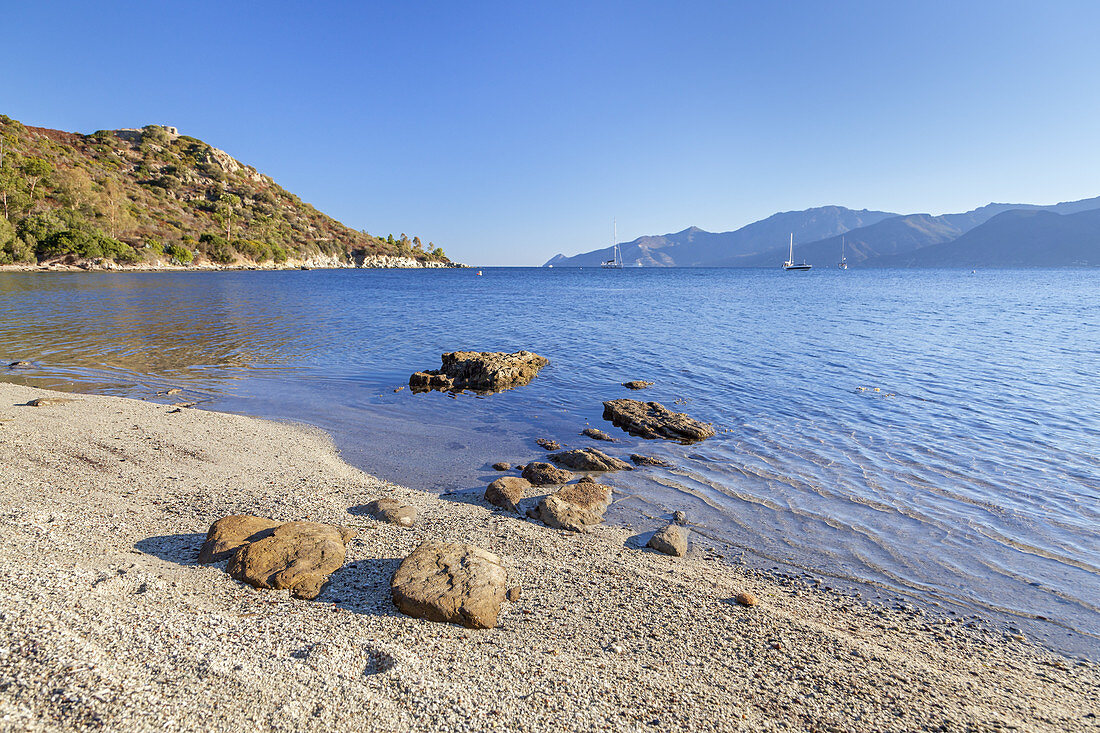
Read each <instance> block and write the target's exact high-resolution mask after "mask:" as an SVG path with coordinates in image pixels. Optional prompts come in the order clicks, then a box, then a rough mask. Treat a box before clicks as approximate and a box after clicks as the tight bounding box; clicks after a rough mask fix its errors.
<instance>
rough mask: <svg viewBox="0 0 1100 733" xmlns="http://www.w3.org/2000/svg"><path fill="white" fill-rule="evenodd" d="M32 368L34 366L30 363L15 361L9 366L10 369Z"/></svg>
mask: <svg viewBox="0 0 1100 733" xmlns="http://www.w3.org/2000/svg"><path fill="white" fill-rule="evenodd" d="M31 366H34V365H33V364H31V363H30V362H29V361H13V362H12V363H11V364H8V369H26V368H28V367H31Z"/></svg>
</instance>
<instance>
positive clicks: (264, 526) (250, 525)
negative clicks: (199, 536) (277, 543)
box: [199, 514, 282, 564]
mask: <svg viewBox="0 0 1100 733" xmlns="http://www.w3.org/2000/svg"><path fill="white" fill-rule="evenodd" d="M280 524H282V522H276V521H274V520H271V519H264V518H263V517H253V516H250V515H248V514H232V515H230V516H228V517H222V518H221V519H219V520H218V521H216V522H214V523H213V524H211V525H210V530H209V531H208V532H207V533H206V542H204V543H203V544H202V549H201V550H199V562H200V563H204V564H205V563H212V562H220V561H222V560H228V559H229V558H230V557H231V556H232V555H233V553H235V552H236V551H237V550H238V548H240V547H241V546H243V545H247V544H248V543H249V542H255V541H256V540H262V539H263V538H264V537H270V536H271V535H273V534H275V528H276V527H278V526H279V525H280Z"/></svg>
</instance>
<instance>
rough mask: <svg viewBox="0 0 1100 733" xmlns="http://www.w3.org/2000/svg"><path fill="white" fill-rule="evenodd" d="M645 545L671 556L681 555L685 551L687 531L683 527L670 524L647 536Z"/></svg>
mask: <svg viewBox="0 0 1100 733" xmlns="http://www.w3.org/2000/svg"><path fill="white" fill-rule="evenodd" d="M646 547H651V548H653V549H654V550H656V551H657V552H663V553H665V554H666V555H672V556H673V557H683V556H684V555H685V554H686V553H687V549H688V541H687V532H685V531H684V528H683V527H680V526H678V525H675V524H670V525H668V526H667V527H665V528H664V529H662V530H661V531H660V532H657V533H655V534H654V535H653V536H652V537H650V538H649V542H647V543H646Z"/></svg>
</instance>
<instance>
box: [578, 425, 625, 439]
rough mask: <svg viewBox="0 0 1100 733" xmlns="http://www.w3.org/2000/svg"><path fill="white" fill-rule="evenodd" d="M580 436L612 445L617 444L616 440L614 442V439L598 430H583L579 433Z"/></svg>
mask: <svg viewBox="0 0 1100 733" xmlns="http://www.w3.org/2000/svg"><path fill="white" fill-rule="evenodd" d="M581 435H587V436H588V437H589V438H592V440H607V441H610V442H612V443H617V442H618V441H617V440H615V438H612V437H611V436H610V435H608V434H607V433H605V432H604V431H602V430H600V429H599V428H585V429H584V430H582V431H581Z"/></svg>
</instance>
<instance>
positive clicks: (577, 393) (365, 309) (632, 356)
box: [0, 269, 1100, 658]
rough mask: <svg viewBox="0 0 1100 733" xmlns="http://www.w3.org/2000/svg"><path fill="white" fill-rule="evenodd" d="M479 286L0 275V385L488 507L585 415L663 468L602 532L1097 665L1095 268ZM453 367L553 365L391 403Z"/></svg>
mask: <svg viewBox="0 0 1100 733" xmlns="http://www.w3.org/2000/svg"><path fill="white" fill-rule="evenodd" d="M484 273H485V274H484V276H483V277H477V276H476V275H475V274H474V271H472V270H465V271H463V270H451V271H423V272H413V271H375V270H354V271H310V272H277V273H263V272H248V273H205V274H204V273H180V274H127V275H123V274H106V273H105V274H17V273H6V274H0V360H2V361H4V362H7V361H12V360H16V359H29V360H30V361H32V362H33V364H34V366H33V367H32V368H30V369H27V370H21V371H18V372H16V371H8V372H2V371H0V378H3V379H7V380H9V381H20V382H25V383H29V384H34V385H38V386H46V387H55V388H57V387H60V388H68V389H79V390H84V391H92V392H100V393H109V394H120V395H128V396H136V397H152V396H153V395H154V394H155V392H156V391H158V390H163V389H165V388H166V387H170V386H180V387H183V388H184V389H185V393H186V396H187V397H188V398H189V399H193V400H198V401H199V403H200V405H201V406H207V407H210V408H213V409H221V410H229V411H237V412H244V413H249V414H256V415H263V416H270V417H279V418H291V419H295V420H300V421H304V422H308V423H313V424H316V425H319V426H321V427H323V428H325V429H327V430H329V431H330V432H331V433H332V434H333V435H334V437H335V439H336V441H337V444H338V445H339V447H340V448H341V450H342V452H343V454H344V456H345V457H346V458H347V459H348V460H349V461H350V462H352V463H355V464H357V465H359V466H361V467H363V468H365V469H366V470H368V471H370V472H372V473H376V474H378V475H381V476H383V477H385V478H389V479H392V480H394V481H398V482H401V483H405V484H408V485H411V486H414V487H419V488H425V489H428V490H432V491H444V490H467V489H469V490H476V489H480V488H483V487H484V485H485V483H486V482H487V481H488V480H490V479H491V478H492V477H493V476H494V475H495V474H494V472H492V471H491V470H489V469H488V466H489V464H491V463H493V462H495V461H498V460H510V461H512V462H526V461H528V460H530V459H532V458H534V457H536V456H538V455H541V454H542V451H541V450H539V449H538V448H536V447H535V446H534V443H533V440H534V438H536V437H544V436H545V437H551V438H556V439H557V440H559V441H561V442H562V443H567V444H573V445H586V444H589V443H590V441H588V440H587V439H585V438H582V437H580V436H579V435H578V432H579V431H580V430H581V429H582V428H584V427H585V425H586V424H592V425H597V426H600V427H603V428H605V429H607V430H608V431H609V432H611V433H613V434H615V435H616V436H618V437H620V438H622V439H623V440H622V442H621V443H619V444H616V445H613V446H611V450H610V452H612V453H614V454H618V455H623V456H625V455H626V454H627V453H629V452H633V451H641V452H645V453H649V454H653V455H660V456H663V457H665V458H667V459H669V460H670V461H672V462H673V463H674V464H675V465H676V466H677V467H676V468H675V469H672V470H664V469H646V470H638V471H634V472H633V473H629V474H628V473H621V474H615V475H613V476H612V477H609V480H608V483H611V484H613V485H614V486H615V487H616V488H618V489H620V490H621V492H622V496H623V497H624V498H622V500H621V501H619V502H617V504H616V506H615V508H614V513H613V516H612V519H613V520H614V521H619V522H630V523H633V524H635V525H636V526H638V527H639V529H642V528H645V527H652V526H653V525H654V522H653V521H652V520H650V519H647V518H646V517H647V515H648V516H658V515H660V514H661V513H662V512H667V511H670V510H673V509H685V510H686V511H687V512H688V513H689V515H690V517H691V519H692V520H693V521H695V522H697V523H698V524H699V525H700V529H701V532H702V533H703V534H704V535H705V536H708V537H710V538H712V539H713V540H714V541H716V542H718V543H720V544H723V545H728V546H729V547H730V548H731V551H728V552H727V553H726V554H727V557H735V558H736V557H738V556H742V554H743V559H744V561H745V562H750V563H754V564H767V565H771V564H783V565H788V566H795V567H797V568H803V569H806V570H809V571H812V572H813V573H814V574H815V575H817V576H819V577H824V578H825V579H826V582H833V583H835V582H836V580H829V578H830V577H832V578H836V579H840V580H842V581H849V582H850V581H862V582H866V583H871V584H873V585H877V586H879V587H880V588H886V589H889V590H891V591H894V592H901V593H903V594H906V595H909V596H911V597H912V598H914V599H917V600H922V601H925V602H936V603H939V604H941V605H944V606H948V607H956V608H957V607H961V608H962V609H965V610H966V611H970V612H972V611H975V610H977V611H980V612H984V613H985V614H986V615H993V616H996V617H999V618H1000V619H1006V618H1007V619H1010V620H1011V621H1012V622H1013V623H1014V624H1015V625H1018V626H1021V627H1023V628H1025V629H1026V630H1027V631H1028V632H1029V633H1030V634H1032V635H1034V636H1037V637H1040V638H1041V639H1042V640H1045V641H1046V642H1047V643H1050V644H1051V645H1053V646H1055V647H1058V648H1062V649H1068V650H1072V651H1076V652H1082V653H1085V654H1087V655H1088V656H1090V657H1093V658H1096V657H1097V656H1098V650H1100V532H1098V529H1097V528H1098V527H1100V522H1098V520H1100V455H1098V446H1100V414H1098V413H1100V380H1098V379H1097V375H1098V374H1100V272H1097V271H1084V270H1063V271H998V272H994V271H990V272H981V273H978V274H971V273H970V272H968V271H877V270H876V271H859V270H852V271H849V272H846V273H842V272H838V271H821V272H812V273H802V274H797V275H796V274H790V273H783V272H781V271H778V270H774V271H762V270H656V269H641V270H623V271H619V272H615V271H610V272H607V271H601V270H542V269H531V270H515V269H500V270H493V269H488V270H485V271H484ZM455 349H472V350H493V351H496V350H504V351H516V350H520V349H529V350H532V351H536V352H538V353H540V354H543V355H544V356H547V357H549V359H550V360H551V363H550V366H548V367H547V368H545V369H544V370H543V371H542V373H541V374H540V376H539V377H538V378H537V379H536V380H535V381H534V382H532V383H531V385H529V386H528V387H525V388H523V389H520V390H515V391H511V392H507V393H504V394H499V395H492V396H488V397H475V396H472V395H460V396H458V397H457V398H452V397H451V396H449V395H446V394H441V393H430V394H421V395H414V394H411V393H410V392H409V390H407V389H406V390H403V391H401V392H395V391H394V389H395V388H397V387H399V386H401V385H403V384H406V383H407V379H408V375H409V374H410V373H411V372H413V371H416V370H418V369H422V368H435V367H438V365H439V355H440V353H442V352H444V351H451V350H455ZM628 379H647V380H651V381H654V382H656V386H655V387H653V388H652V389H650V390H648V391H647V392H646V393H644V394H645V396H646V398H648V399H654V400H658V401H660V402H663V403H665V404H666V405H670V406H672V405H673V403H676V404H677V405H678V407H677V409H680V410H683V411H686V412H688V413H689V414H691V415H692V416H694V417H697V418H700V419H703V420H706V421H711V422H713V423H714V424H715V425H716V426H717V427H718V428H719V429H720V432H719V435H718V436H717V437H716V438H713V439H711V440H708V441H705V442H704V443H701V444H697V445H694V446H681V445H675V444H670V443H666V442H657V441H641V440H639V439H635V438H630V437H628V436H626V435H625V434H623V433H621V431H619V430H618V429H616V428H612V427H611V426H610V425H609V424H607V423H604V422H603V421H602V420H601V413H602V407H601V402H602V401H603V400H606V399H612V398H615V397H620V396H627V393H628V391H627V390H625V389H623V388H622V387H620V386H619V383H620V382H623V381H625V380H628ZM859 387H867V388H868V390H867V391H864V392H860V391H858V388H859ZM876 387H877V388H879V389H880V390H881V391H879V392H875V391H873V389H874V388H876ZM601 447H606V446H601ZM1036 617H1045V618H1046V619H1049V621H1042V620H1036Z"/></svg>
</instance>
